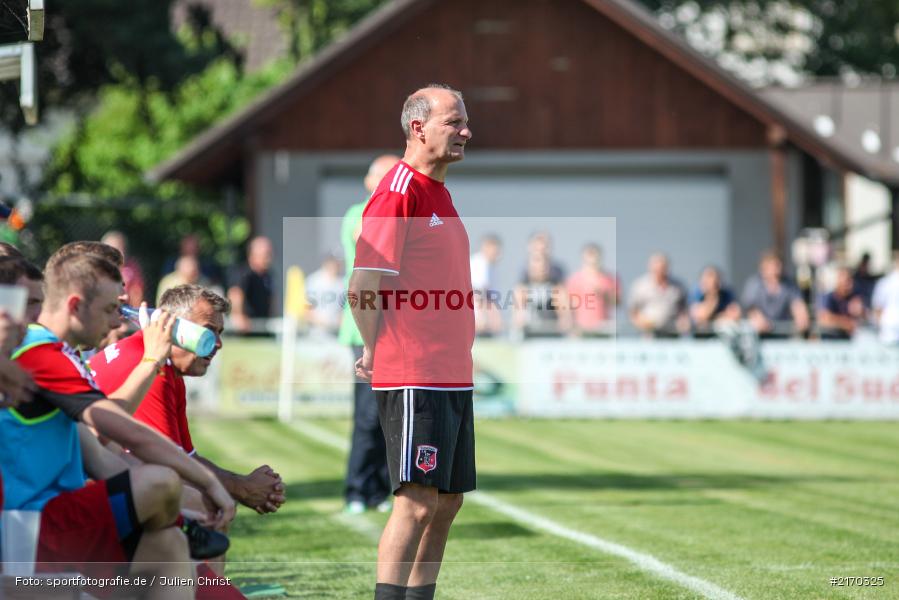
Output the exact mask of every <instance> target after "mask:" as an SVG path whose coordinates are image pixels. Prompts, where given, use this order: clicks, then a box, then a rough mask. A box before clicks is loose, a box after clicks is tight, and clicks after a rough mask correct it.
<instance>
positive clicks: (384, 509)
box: [375, 500, 393, 513]
mask: <svg viewBox="0 0 899 600" xmlns="http://www.w3.org/2000/svg"><path fill="white" fill-rule="evenodd" d="M392 509H393V502H391V501H390V500H384V501H383V502H381V503H380V504H378V505H377V506H376V507H375V510H376V511H378V512H379V513H388V512H390V511H391V510H392Z"/></svg>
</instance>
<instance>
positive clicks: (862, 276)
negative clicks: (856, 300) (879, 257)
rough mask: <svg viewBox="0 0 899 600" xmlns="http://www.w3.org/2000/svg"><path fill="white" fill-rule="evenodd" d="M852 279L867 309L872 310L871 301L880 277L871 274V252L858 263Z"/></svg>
mask: <svg viewBox="0 0 899 600" xmlns="http://www.w3.org/2000/svg"><path fill="white" fill-rule="evenodd" d="M852 279H853V284H854V287H855V291H856V292H858V295H859V296H861V298H862V302H864V303H865V308H866V309H869V310H870V308H871V300H872V297H873V296H874V286H875V285H877V280H878V279H880V277H879V276H878V275H877V274H875V273H872V272H871V254H870V253H869V252H865V253H864V254H862V258H861V260H860V261H858V266H857V267H855V273H853V275H852Z"/></svg>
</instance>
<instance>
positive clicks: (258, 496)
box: [235, 465, 286, 515]
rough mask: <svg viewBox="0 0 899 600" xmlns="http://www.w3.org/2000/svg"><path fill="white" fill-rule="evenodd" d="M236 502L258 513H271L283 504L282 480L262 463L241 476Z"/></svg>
mask: <svg viewBox="0 0 899 600" xmlns="http://www.w3.org/2000/svg"><path fill="white" fill-rule="evenodd" d="M240 488H241V489H240V491H239V492H238V493H237V494H236V495H235V498H236V499H237V501H238V502H240V503H241V504H243V505H244V506H247V507H249V508H252V509H253V510H255V511H256V512H257V513H259V514H260V515H262V514H265V513H273V512H275V511H277V510H278V509H279V508H280V507H281V505H282V504H284V501H285V499H286V498H285V496H284V482H283V481H281V476H280V475H278V474H277V473H275V472H274V471H273V470H272V468H271V467H269V466H268V465H262V466H261V467H258V468H257V469H256V470H254V471H253V472H252V473H250V474H249V475H246V476H244V477H243V478H242V481H241V484H240Z"/></svg>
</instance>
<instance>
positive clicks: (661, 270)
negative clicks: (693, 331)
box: [627, 252, 690, 337]
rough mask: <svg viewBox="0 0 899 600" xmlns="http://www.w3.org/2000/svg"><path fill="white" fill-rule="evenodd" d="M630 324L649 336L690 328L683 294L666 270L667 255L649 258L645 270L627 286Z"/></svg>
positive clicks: (666, 334)
mask: <svg viewBox="0 0 899 600" xmlns="http://www.w3.org/2000/svg"><path fill="white" fill-rule="evenodd" d="M627 309H628V314H629V315H630V318H631V322H632V323H633V324H634V326H635V327H636V328H637V329H639V330H640V331H641V332H643V333H644V334H646V335H650V336H653V337H676V336H677V335H679V334H681V333H686V332H687V331H689V329H690V319H689V317H688V316H687V294H686V292H685V291H684V286H683V285H681V284H680V282H678V281H676V280H675V279H672V278H671V276H670V275H669V272H668V257H667V256H665V255H664V254H662V253H660V252H659V253H656V254H653V255H652V256H650V257H649V272H648V273H646V274H645V275H643V276H642V277H640V278H639V279H637V281H635V282H634V284H633V285H632V286H631V290H630V295H629V297H628V303H627Z"/></svg>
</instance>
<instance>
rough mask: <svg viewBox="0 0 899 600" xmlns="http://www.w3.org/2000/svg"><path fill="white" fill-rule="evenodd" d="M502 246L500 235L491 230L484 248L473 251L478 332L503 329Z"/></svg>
mask: <svg viewBox="0 0 899 600" xmlns="http://www.w3.org/2000/svg"><path fill="white" fill-rule="evenodd" d="M502 249H503V245H502V242H501V241H500V239H499V237H498V236H497V235H496V234H493V233H488V234H487V235H485V236H484V237H483V238H482V239H481V249H480V250H479V251H478V252H476V253H475V254H472V255H471V289H472V290H473V291H474V293H475V307H474V328H475V333H476V334H477V335H485V336H493V335H498V334H500V333H502V330H503V315H502V313H501V312H500V309H499V306H498V304H497V302H498V300H497V298H498V297H499V296H498V295H499V286H498V285H497V281H496V263H497V262H499V258H500V255H501V254H502Z"/></svg>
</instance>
